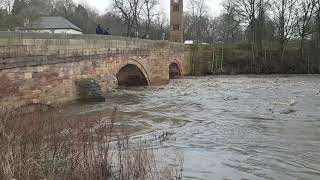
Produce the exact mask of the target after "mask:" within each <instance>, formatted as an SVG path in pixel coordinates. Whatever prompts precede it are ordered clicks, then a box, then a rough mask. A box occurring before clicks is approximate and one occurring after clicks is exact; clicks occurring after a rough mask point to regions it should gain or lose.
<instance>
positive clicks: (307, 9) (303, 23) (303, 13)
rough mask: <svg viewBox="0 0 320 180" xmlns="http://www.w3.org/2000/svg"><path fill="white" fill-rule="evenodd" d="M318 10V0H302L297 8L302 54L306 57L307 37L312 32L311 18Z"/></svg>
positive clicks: (302, 56)
mask: <svg viewBox="0 0 320 180" xmlns="http://www.w3.org/2000/svg"><path fill="white" fill-rule="evenodd" d="M315 11H316V0H300V1H299V4H298V5H297V8H296V15H297V18H296V20H297V32H298V34H299V36H300V55H301V58H304V48H305V39H306V36H307V35H308V34H311V32H312V27H311V20H312V17H313V15H314V13H315Z"/></svg>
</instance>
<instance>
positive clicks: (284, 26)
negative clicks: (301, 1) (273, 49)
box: [271, 0, 297, 62]
mask: <svg viewBox="0 0 320 180" xmlns="http://www.w3.org/2000/svg"><path fill="white" fill-rule="evenodd" d="M271 5H272V8H271V9H272V13H273V16H274V23H275V25H276V27H277V39H278V41H279V45H280V53H281V62H283V59H284V52H285V48H286V45H287V44H288V42H289V40H290V39H291V37H292V35H293V30H294V25H295V23H296V20H295V6H296V5H297V0H273V1H272V4H271Z"/></svg>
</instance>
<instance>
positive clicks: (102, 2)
mask: <svg viewBox="0 0 320 180" xmlns="http://www.w3.org/2000/svg"><path fill="white" fill-rule="evenodd" d="M75 1H77V2H84V3H86V4H89V5H90V6H92V7H94V8H96V9H97V10H99V12H100V13H103V12H104V11H105V10H106V9H107V8H108V7H110V5H111V2H112V0H75ZM185 1H186V2H185V8H188V7H187V6H188V1H191V0H185ZM206 2H207V4H208V5H209V7H210V12H211V14H212V15H213V16H217V15H219V14H220V11H221V2H222V0H206ZM160 3H161V8H163V9H164V10H165V11H166V12H167V13H169V4H170V0H160Z"/></svg>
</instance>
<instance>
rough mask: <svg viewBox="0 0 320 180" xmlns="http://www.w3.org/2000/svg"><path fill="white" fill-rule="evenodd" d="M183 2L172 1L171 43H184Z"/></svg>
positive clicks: (181, 0)
mask: <svg viewBox="0 0 320 180" xmlns="http://www.w3.org/2000/svg"><path fill="white" fill-rule="evenodd" d="M183 29H184V28H183V0H170V38H169V39H170V41H172V42H181V43H183Z"/></svg>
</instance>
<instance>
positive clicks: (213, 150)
mask: <svg viewBox="0 0 320 180" xmlns="http://www.w3.org/2000/svg"><path fill="white" fill-rule="evenodd" d="M319 91H320V76H311V75H310V76H308V75H290V76H276V75H274V76H209V77H197V78H185V79H177V80H172V81H171V82H170V84H169V85H167V86H163V87H148V88H134V89H121V90H116V91H114V92H113V93H112V94H109V95H108V96H107V97H106V102H105V103H98V104H96V103H95V104H86V105H74V106H71V107H69V110H70V112H73V113H76V114H77V113H78V114H80V113H81V114H85V113H89V112H90V113H92V112H95V111H97V112H99V111H111V110H112V109H113V107H114V106H118V107H119V110H120V112H119V114H118V119H119V123H121V124H122V125H123V126H128V127H139V128H137V129H139V132H137V134H135V135H134V137H133V139H135V138H143V139H145V140H148V141H150V142H155V141H157V142H158V141H159V142H160V143H154V146H153V147H154V148H155V149H158V151H159V156H161V154H162V155H163V154H170V153H163V152H180V153H183V155H184V172H183V175H184V179H288V180H289V179H290V180H291V179H312V180H313V179H314V180H317V179H320V95H319ZM141 129H143V130H141ZM161 158H163V159H166V158H168V159H170V156H169V155H166V156H162V157H161Z"/></svg>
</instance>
